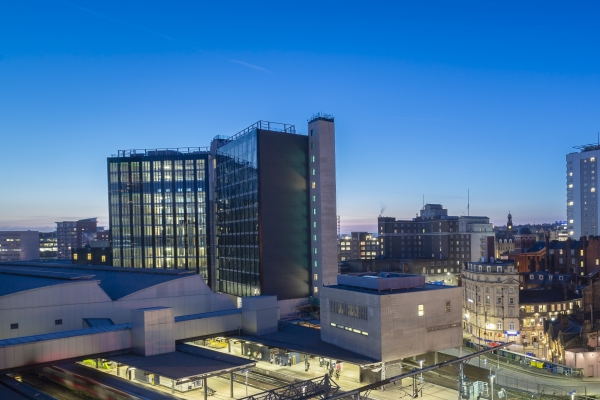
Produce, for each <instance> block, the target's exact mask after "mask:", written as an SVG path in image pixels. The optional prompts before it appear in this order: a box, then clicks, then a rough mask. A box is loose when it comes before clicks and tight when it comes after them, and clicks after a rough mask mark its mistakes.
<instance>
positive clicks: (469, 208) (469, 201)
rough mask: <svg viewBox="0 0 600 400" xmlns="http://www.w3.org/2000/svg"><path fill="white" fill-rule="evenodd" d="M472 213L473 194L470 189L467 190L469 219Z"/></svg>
mask: <svg viewBox="0 0 600 400" xmlns="http://www.w3.org/2000/svg"><path fill="white" fill-rule="evenodd" d="M470 212H471V192H470V189H467V217H468V216H470V215H471V214H470Z"/></svg>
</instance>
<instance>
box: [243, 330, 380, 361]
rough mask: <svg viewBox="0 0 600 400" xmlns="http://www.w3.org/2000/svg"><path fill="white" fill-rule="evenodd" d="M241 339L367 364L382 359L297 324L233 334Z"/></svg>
mask: <svg viewBox="0 0 600 400" xmlns="http://www.w3.org/2000/svg"><path fill="white" fill-rule="evenodd" d="M233 338H236V339H239V340H245V341H248V342H254V343H260V344H263V345H265V346H269V347H276V348H281V349H285V350H292V351H298V352H302V353H307V354H314V355H318V356H322V357H325V358H331V359H334V360H340V361H345V362H349V363H352V364H358V365H365V364H372V363H374V362H380V361H381V360H375V359H373V358H369V357H365V356H361V355H360V354H356V353H353V352H351V351H349V350H346V349H342V348H341V347H337V346H335V345H333V344H329V343H325V342H323V341H322V340H321V331H320V330H318V329H314V328H308V327H305V326H302V325H297V324H282V325H280V326H279V330H278V331H277V332H274V333H268V334H266V335H261V336H233Z"/></svg>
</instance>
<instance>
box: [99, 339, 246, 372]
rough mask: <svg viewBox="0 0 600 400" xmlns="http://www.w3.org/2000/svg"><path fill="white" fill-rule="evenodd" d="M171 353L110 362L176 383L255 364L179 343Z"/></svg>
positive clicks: (127, 356) (121, 357)
mask: <svg viewBox="0 0 600 400" xmlns="http://www.w3.org/2000/svg"><path fill="white" fill-rule="evenodd" d="M176 350H177V351H174V352H171V353H164V354H157V355H153V356H146V357H143V356H138V355H135V354H123V355H118V356H112V357H110V359H111V360H112V361H116V362H118V363H121V364H125V365H128V366H131V367H135V368H137V369H141V370H143V371H146V372H150V373H153V374H158V375H160V376H164V377H166V378H169V379H173V380H178V381H179V380H184V379H186V380H197V379H200V378H206V377H209V376H214V375H220V374H223V373H226V372H233V371H240V370H242V369H245V368H250V367H253V366H255V365H256V362H254V361H250V360H248V359H246V358H241V357H236V356H232V355H229V354H223V353H220V352H217V351H213V350H209V349H204V348H201V347H197V346H192V345H189V344H178V345H177V346H176Z"/></svg>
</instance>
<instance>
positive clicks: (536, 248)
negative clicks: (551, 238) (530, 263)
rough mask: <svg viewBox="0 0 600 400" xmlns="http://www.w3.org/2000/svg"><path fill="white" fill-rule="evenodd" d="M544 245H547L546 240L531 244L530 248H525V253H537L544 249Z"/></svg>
mask: <svg viewBox="0 0 600 400" xmlns="http://www.w3.org/2000/svg"><path fill="white" fill-rule="evenodd" d="M544 247H546V242H535V244H534V245H533V246H531V247H530V248H528V249H527V250H525V253H537V252H538V251H540V250H542V249H543V248H544Z"/></svg>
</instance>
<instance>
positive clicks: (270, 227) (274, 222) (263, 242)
mask: <svg viewBox="0 0 600 400" xmlns="http://www.w3.org/2000/svg"><path fill="white" fill-rule="evenodd" d="M308 146H309V143H308V137H307V136H305V135H298V134H295V128H294V126H293V125H286V124H276V123H272V122H266V121H259V122H257V123H256V124H253V125H251V126H250V127H248V128H246V129H244V130H243V131H241V132H240V133H238V134H236V135H234V136H232V137H230V138H228V139H216V140H215V141H213V149H214V151H213V154H214V157H215V174H214V187H215V189H214V193H215V272H216V280H215V282H216V288H215V289H216V290H218V291H220V292H223V293H227V294H230V295H234V296H240V297H242V296H257V295H276V296H277V298H278V299H279V300H286V299H298V298H306V297H308V296H309V294H310V283H311V282H310V265H309V264H310V217H309V201H308V176H309V173H308Z"/></svg>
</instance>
